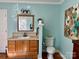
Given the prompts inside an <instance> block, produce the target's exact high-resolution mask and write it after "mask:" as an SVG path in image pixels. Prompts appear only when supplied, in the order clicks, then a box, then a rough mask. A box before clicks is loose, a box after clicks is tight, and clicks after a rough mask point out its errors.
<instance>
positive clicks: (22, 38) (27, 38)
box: [18, 36, 30, 39]
mask: <svg viewBox="0 0 79 59" xmlns="http://www.w3.org/2000/svg"><path fill="white" fill-rule="evenodd" d="M28 38H30V37H29V36H27V37H18V39H28Z"/></svg>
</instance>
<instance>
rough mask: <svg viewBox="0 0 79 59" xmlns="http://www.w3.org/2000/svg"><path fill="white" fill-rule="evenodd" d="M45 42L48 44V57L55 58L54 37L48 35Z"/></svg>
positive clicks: (49, 58)
mask: <svg viewBox="0 0 79 59" xmlns="http://www.w3.org/2000/svg"><path fill="white" fill-rule="evenodd" d="M45 43H46V46H47V53H48V59H53V53H55V48H54V47H53V44H54V37H46V42H45Z"/></svg>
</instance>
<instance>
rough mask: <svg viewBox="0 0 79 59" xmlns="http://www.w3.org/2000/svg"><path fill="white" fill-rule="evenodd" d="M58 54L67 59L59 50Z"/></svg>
mask: <svg viewBox="0 0 79 59" xmlns="http://www.w3.org/2000/svg"><path fill="white" fill-rule="evenodd" d="M56 52H59V54H60V55H61V57H62V58H63V59H66V57H65V56H64V55H63V54H62V53H61V51H59V50H57V51H56Z"/></svg>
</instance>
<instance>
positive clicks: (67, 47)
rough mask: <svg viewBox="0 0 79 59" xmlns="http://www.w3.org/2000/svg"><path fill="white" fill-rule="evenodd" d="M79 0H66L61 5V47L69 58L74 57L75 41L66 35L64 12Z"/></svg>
mask: <svg viewBox="0 0 79 59" xmlns="http://www.w3.org/2000/svg"><path fill="white" fill-rule="evenodd" d="M78 2H79V0H65V2H64V3H63V4H62V5H61V8H62V12H61V21H60V22H61V25H60V26H59V27H61V28H60V30H61V34H60V35H61V45H60V46H61V48H60V50H61V51H62V52H63V54H64V55H65V56H66V58H67V59H72V51H73V43H72V40H70V39H68V38H65V37H64V25H62V24H64V12H65V10H66V9H68V8H69V7H71V6H73V5H74V4H76V3H78Z"/></svg>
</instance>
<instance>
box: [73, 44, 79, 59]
mask: <svg viewBox="0 0 79 59" xmlns="http://www.w3.org/2000/svg"><path fill="white" fill-rule="evenodd" d="M78 58H79V45H78V44H77V43H74V46H73V59H78Z"/></svg>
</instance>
